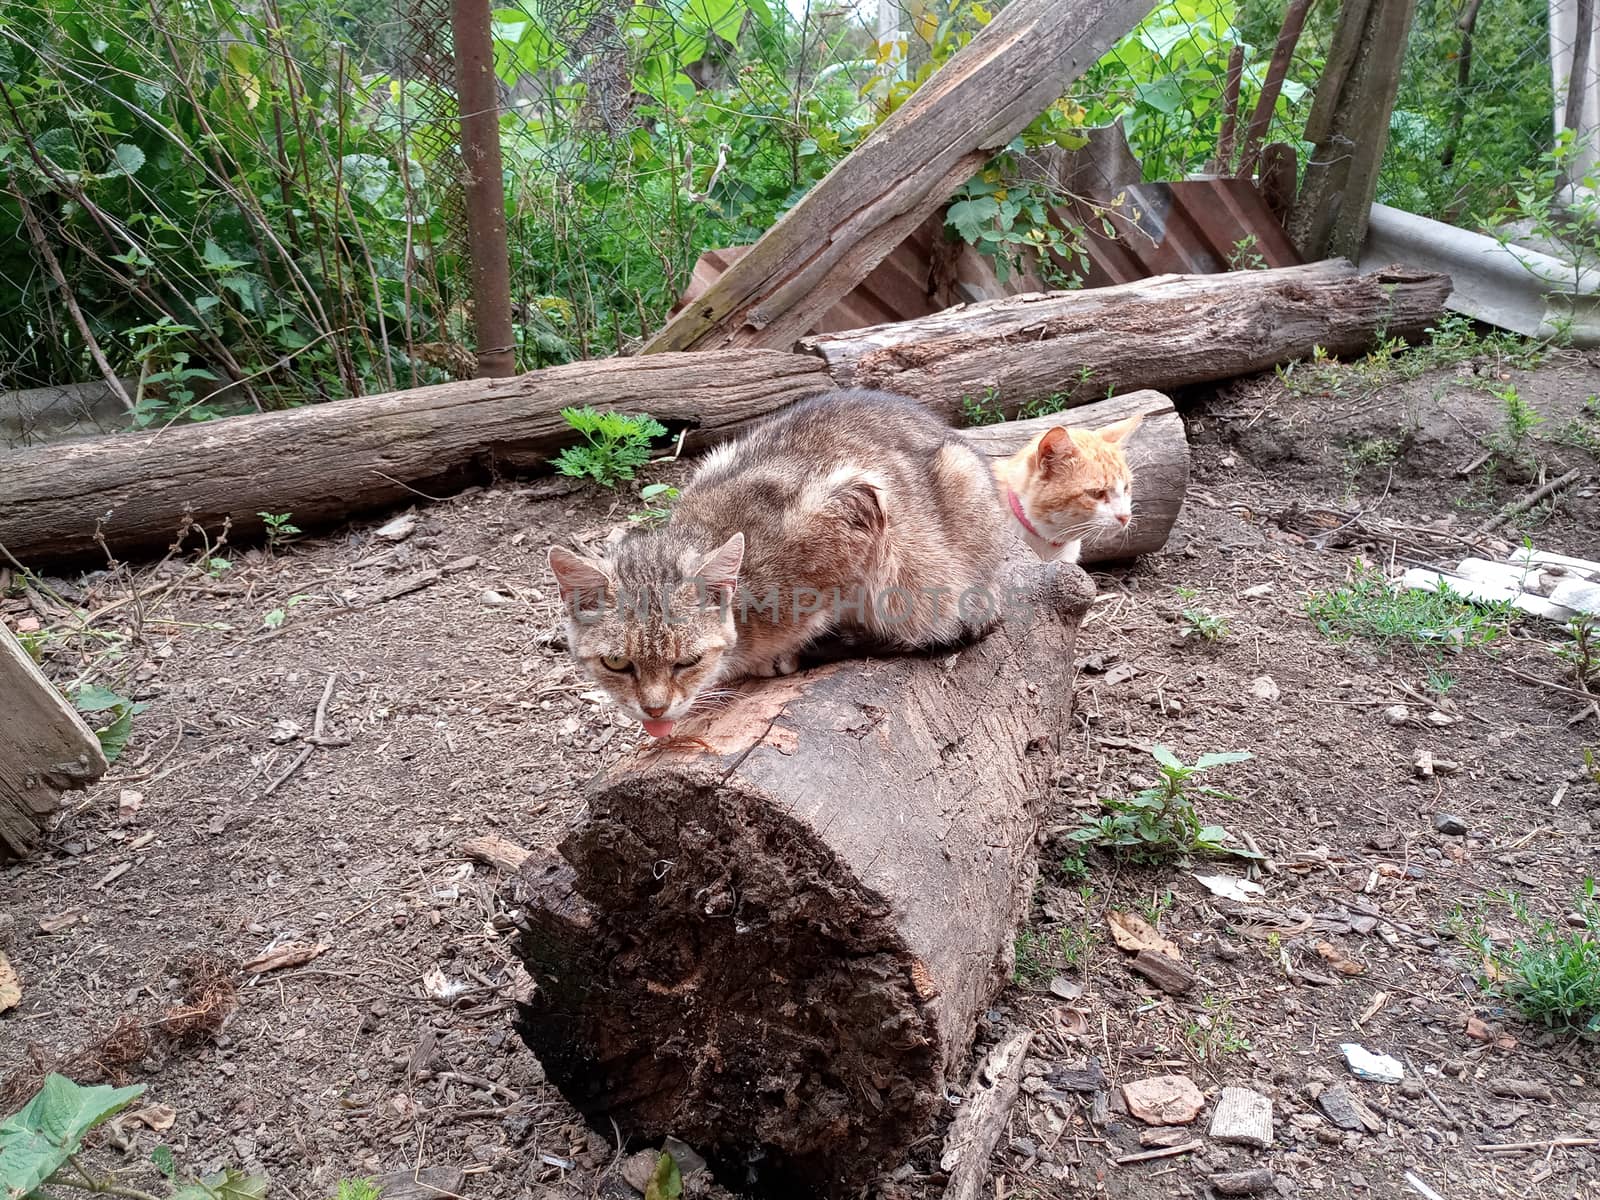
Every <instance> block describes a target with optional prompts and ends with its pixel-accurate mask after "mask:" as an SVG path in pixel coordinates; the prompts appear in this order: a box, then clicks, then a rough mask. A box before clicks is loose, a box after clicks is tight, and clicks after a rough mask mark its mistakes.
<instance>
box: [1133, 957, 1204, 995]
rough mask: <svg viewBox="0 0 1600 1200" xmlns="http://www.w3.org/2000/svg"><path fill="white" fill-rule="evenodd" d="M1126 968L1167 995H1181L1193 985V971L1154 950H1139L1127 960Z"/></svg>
mask: <svg viewBox="0 0 1600 1200" xmlns="http://www.w3.org/2000/svg"><path fill="white" fill-rule="evenodd" d="M1128 970H1130V971H1132V972H1134V974H1136V975H1142V976H1143V977H1144V978H1146V979H1148V980H1149V981H1150V982H1151V983H1153V984H1155V985H1156V986H1157V987H1158V988H1160V989H1161V990H1162V991H1163V992H1166V993H1167V994H1168V995H1169V996H1181V995H1183V994H1184V993H1185V992H1188V991H1190V990H1191V989H1193V987H1194V985H1195V975H1194V972H1193V971H1191V970H1189V968H1188V967H1186V966H1184V965H1183V964H1182V963H1181V962H1176V961H1174V960H1173V959H1170V958H1168V957H1167V956H1166V955H1165V954H1157V953H1156V952H1155V951H1154V950H1141V951H1140V952H1139V953H1138V954H1136V955H1135V956H1134V957H1133V958H1132V959H1130V960H1129V962H1128Z"/></svg>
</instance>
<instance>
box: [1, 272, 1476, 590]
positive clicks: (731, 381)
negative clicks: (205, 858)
mask: <svg viewBox="0 0 1600 1200" xmlns="http://www.w3.org/2000/svg"><path fill="white" fill-rule="evenodd" d="M1449 289H1450V281H1449V279H1448V277H1446V276H1444V275H1437V274H1427V273H1422V272H1414V271H1404V270H1400V269H1396V268H1391V269H1388V270H1385V271H1379V272H1374V273H1372V274H1369V275H1358V274H1357V272H1356V270H1355V268H1353V267H1351V266H1350V265H1349V264H1348V263H1343V262H1326V263H1316V264H1312V265H1310V266H1304V267H1287V268H1282V269H1279V270H1272V271H1243V272H1236V273H1230V274H1226V275H1171V276H1163V277H1160V278H1157V279H1149V280H1141V281H1140V282H1138V283H1132V284H1124V285H1121V286H1118V287H1111V288H1096V289H1090V290H1087V291H1080V292H1056V293H1051V294H1049V295H1040V296H1016V297H1011V298H1008V299H1004V300H996V301H990V302H986V303H983V304H974V305H968V306H965V307H963V308H956V309H951V310H949V311H947V312H943V313H938V314H935V315H934V316H929V317H923V318H919V319H918V320H915V321H905V322H901V323H899V324H894V325H879V326H874V327H872V328H870V329H863V330H854V331H850V332H846V333H835V334H826V335H819V336H817V337H814V338H807V339H804V340H803V341H802V342H801V344H800V346H801V349H802V350H804V351H806V353H797V354H789V353H785V352H783V351H777V350H723V351H705V352H698V353H689V354H678V355H646V356H643V357H640V358H625V359H602V360H599V361H595V362H585V363H573V364H571V365H569V366H563V367H551V368H548V369H546V370H543V371H533V372H530V373H529V374H526V375H522V376H518V377H517V378H515V379H505V380H487V379H474V380H466V381H463V382H460V383H450V384H443V385H441V386H439V387H432V388H417V389H416V390H414V391H410V392H396V393H392V394H389V395H384V396H366V397H362V398H359V399H354V400H341V401H339V402H337V403H334V404H323V405H317V406H313V407H308V408H302V409H295V410H293V411H290V412H283V413H267V414H263V415H260V416H250V417H233V418H229V419H227V420H224V421H209V422H206V423H204V424H201V425H191V426H186V427H181V428H176V427H175V428H172V429H167V430H164V431H162V432H156V433H138V434H119V435H113V436H109V437H102V438H89V439H85V440H83V441H78V442H73V443H69V444H66V445H61V446H50V447H40V448H28V449H22V450H12V451H9V452H0V545H4V546H5V547H6V548H7V549H8V550H10V552H11V553H12V554H14V555H16V556H17V557H18V558H20V559H22V560H24V561H27V562H30V563H39V562H42V561H44V560H47V559H62V558H71V557H74V556H83V555H95V554H99V553H100V551H99V548H98V546H97V545H96V543H95V540H94V538H95V531H96V525H97V523H98V522H99V521H100V518H102V517H104V518H105V520H104V523H103V526H104V533H105V536H106V539H107V541H108V543H109V544H110V546H111V548H112V550H113V551H114V552H115V553H117V554H122V555H127V554H131V553H134V552H137V551H139V550H143V549H149V548H152V547H165V546H166V545H168V544H169V543H170V542H171V541H172V539H173V536H174V534H175V532H176V531H178V530H179V529H180V528H182V527H184V526H186V525H187V524H188V523H189V522H190V521H197V522H199V523H201V524H203V525H206V526H208V527H210V528H211V529H212V530H213V532H214V531H215V529H216V527H217V526H218V525H220V523H221V521H222V518H223V517H230V518H231V519H232V520H233V524H234V529H235V531H236V533H237V535H239V536H241V537H243V536H247V535H249V534H250V533H251V532H253V531H256V530H259V528H260V524H261V522H260V518H259V516H258V515H257V514H258V513H259V512H261V511H267V512H273V513H282V512H288V513H292V514H293V515H294V523H295V524H296V525H298V526H300V527H301V528H302V529H310V528H312V527H313V526H315V525H319V524H329V523H336V522H339V521H343V520H347V519H349V518H350V517H354V516H358V515H361V514H363V513H372V512H377V511H380V510H382V509H384V508H386V507H389V506H392V505H394V504H400V503H411V502H414V500H415V498H416V493H417V491H422V492H426V493H429V494H433V495H438V494H440V493H441V492H443V491H446V490H448V489H449V488H451V487H455V486H460V485H462V484H465V483H474V482H482V481H484V480H486V479H489V478H492V477H494V476H495V475H496V474H505V473H512V472H516V471H519V470H531V469H535V468H542V467H544V466H545V465H546V461H545V460H546V459H547V458H548V457H549V456H551V455H553V454H554V453H555V452H556V451H557V450H558V449H559V448H560V447H561V446H563V445H566V444H568V443H570V441H571V440H572V435H571V433H570V431H569V430H568V429H567V427H566V424H565V422H564V421H562V419H561V417H560V414H559V412H558V410H559V408H560V407H561V406H563V405H584V404H589V405H593V406H594V407H596V408H600V409H611V408H615V409H620V410H622V411H627V412H639V411H645V412H649V413H651V414H653V415H654V416H656V417H658V418H659V419H661V420H662V421H664V422H666V423H667V424H668V425H669V426H672V425H677V426H679V427H687V428H689V429H690V430H691V431H693V433H692V436H691V437H690V438H689V441H688V443H687V444H688V446H689V447H690V448H694V447H696V446H700V445H706V444H709V443H710V442H713V441H715V440H717V439H719V438H722V437H726V436H728V434H730V433H732V432H735V431H737V430H738V429H739V428H740V427H741V426H742V425H743V424H744V423H746V422H748V421H750V420H752V419H755V418H757V417H760V416H763V415H765V414H766V413H769V412H772V411H774V410H776V409H778V408H781V407H782V406H783V405H785V404H788V403H790V402H792V401H794V400H798V399H801V398H803V397H805V396H810V395H815V394H816V393H818V392H822V391H826V390H828V389H829V388H830V387H832V386H835V385H837V386H846V387H849V386H868V387H881V388H885V389H887V390H889V391H899V392H903V393H904V394H906V395H909V396H913V397H915V398H917V399H919V400H922V401H924V402H926V403H928V404H930V405H932V406H934V407H935V408H937V409H938V410H939V411H940V412H941V413H943V414H945V415H946V416H948V417H956V416H958V415H959V412H960V409H961V401H962V399H963V398H964V397H968V396H971V397H974V398H977V397H981V396H982V395H983V394H984V393H985V391H986V389H988V388H991V387H993V388H995V389H996V390H997V392H998V394H999V397H1000V400H1001V402H1002V403H1003V404H1005V405H1008V406H1016V405H1020V404H1022V403H1024V402H1036V401H1047V400H1049V399H1051V398H1054V399H1055V400H1056V401H1057V406H1059V407H1066V406H1067V405H1069V404H1074V403H1080V402H1083V401H1086V400H1091V399H1094V398H1095V397H1099V396H1104V395H1106V394H1107V390H1108V388H1112V389H1115V390H1116V391H1124V390H1132V389H1134V388H1142V387H1159V388H1162V389H1168V388H1172V387H1177V386H1181V385H1186V384H1193V383H1200V382H1203V381H1206V380H1212V379H1223V378H1228V377H1230V376H1234V375H1239V374H1246V373H1248V372H1251V371H1258V370H1263V369H1266V368H1269V367H1272V366H1276V365H1277V364H1279V363H1283V362H1288V361H1291V360H1293V359H1295V358H1300V357H1304V356H1306V355H1309V354H1310V353H1311V351H1312V349H1313V348H1314V347H1317V346H1321V347H1323V348H1324V349H1326V350H1328V351H1330V352H1333V353H1355V352H1358V351H1362V350H1365V349H1368V348H1369V347H1370V346H1371V345H1372V344H1373V343H1374V341H1375V340H1376V338H1377V336H1378V335H1379V334H1380V333H1382V334H1385V335H1389V336H1393V335H1399V334H1413V333H1416V332H1419V331H1421V330H1422V329H1424V328H1426V327H1427V326H1428V325H1429V324H1430V323H1431V322H1432V321H1434V320H1435V319H1436V318H1437V317H1438V315H1439V313H1440V312H1441V310H1442V306H1443V302H1444V298H1445V296H1446V295H1447V294H1448V292H1449ZM107 514H109V515H107Z"/></svg>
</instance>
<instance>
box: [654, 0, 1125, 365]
mask: <svg viewBox="0 0 1600 1200" xmlns="http://www.w3.org/2000/svg"><path fill="white" fill-rule="evenodd" d="M1153 7H1154V5H1153V4H1152V3H1151V2H1150V0H1012V2H1011V3H1010V4H1008V5H1006V7H1005V8H1003V9H1001V10H1000V11H999V13H997V14H996V16H995V17H994V19H993V20H992V21H990V23H989V24H988V25H987V26H985V27H984V29H983V30H982V31H980V32H979V33H978V35H977V36H976V37H975V38H973V39H972V41H971V42H970V43H969V44H968V45H967V46H966V47H965V48H964V49H963V50H962V51H961V52H960V53H959V54H957V55H956V56H955V57H954V58H952V59H951V60H950V61H949V62H948V63H946V64H945V65H944V66H942V67H941V68H940V69H939V70H938V71H937V72H936V73H935V74H934V75H933V76H932V77H931V78H930V79H929V80H928V82H927V83H926V84H924V85H923V86H922V87H921V88H920V89H918V90H917V91H916V92H915V93H914V94H913V95H912V96H911V98H910V99H908V100H907V101H906V102H905V103H904V104H903V105H901V106H900V108H898V109H897V110H896V111H895V112H894V114H893V115H892V116H890V117H889V119H888V120H886V121H885V122H884V123H883V124H882V125H881V126H879V127H878V128H877V129H876V130H874V131H873V133H872V134H871V135H870V136H869V137H868V138H867V139H866V140H865V141H864V142H862V143H861V145H859V146H857V147H856V148H855V149H854V150H853V151H851V153H850V154H848V155H846V156H845V158H844V159H843V160H841V161H840V163H839V164H838V165H837V166H836V167H834V169H833V170H832V171H831V172H829V174H828V175H827V177H826V178H824V179H823V180H822V181H821V182H820V183H818V184H817V185H816V186H815V187H814V188H812V189H811V190H810V191H809V192H807V193H806V195H805V196H804V197H803V198H802V199H801V201H800V202H799V203H798V204H796V205H795V206H794V207H793V208H792V209H790V210H789V212H787V213H786V214H785V215H784V216H783V218H782V219H781V220H780V221H778V223H777V224H776V225H774V226H773V227H772V228H771V229H769V230H768V231H767V232H766V233H765V234H763V235H762V237H761V239H760V240H759V241H757V242H756V244H755V245H754V246H752V247H751V248H750V251H749V252H748V253H747V254H745V255H744V256H743V257H742V258H740V260H739V261H738V262H736V263H734V264H733V266H731V267H730V268H729V269H728V271H727V273H726V274H724V275H723V276H722V277H721V278H720V279H718V280H717V282H716V283H715V284H714V285H713V286H712V287H711V288H710V290H708V291H707V292H706V294H705V295H704V296H702V297H700V299H699V300H697V301H696V302H695V303H693V304H691V305H689V306H688V307H687V308H685V309H684V310H683V311H682V312H680V313H679V314H678V315H677V316H675V317H674V318H673V319H672V320H671V321H669V322H668V323H667V325H666V327H665V328H664V329H662V330H661V332H660V333H658V334H656V336H655V337H654V338H652V339H651V340H650V342H649V343H648V344H646V346H645V348H644V349H645V353H647V354H649V353H654V352H659V351H663V350H692V349H712V348H715V347H720V346H770V347H783V348H787V347H788V346H789V345H790V344H791V343H792V342H793V341H794V339H795V338H797V337H799V336H800V335H802V334H804V333H805V332H807V331H808V330H809V329H811V328H812V326H813V325H814V324H815V323H816V321H817V318H819V317H820V316H822V314H823V313H825V312H827V311H828V309H830V308H832V307H833V305H834V304H835V303H836V302H837V301H838V300H840V299H841V298H843V297H844V295H845V294H846V293H848V292H849V291H850V290H851V289H852V288H854V287H855V286H856V284H858V283H860V282H861V281H862V280H863V279H865V278H866V277H867V275H868V273H870V272H871V271H872V269H873V268H874V267H876V266H877V265H878V263H879V262H881V261H882V260H883V259H884V258H885V257H887V256H888V255H889V253H890V252H891V251H893V250H894V248H895V247H896V246H898V245H899V244H900V243H901V242H903V241H904V240H905V239H906V238H907V237H908V236H909V235H910V234H911V232H912V231H913V230H915V229H916V228H917V226H918V225H920V224H922V222H923V221H924V220H925V219H926V218H927V217H928V216H929V215H931V214H932V212H933V211H934V210H935V209H936V208H938V207H939V205H941V204H943V203H944V202H945V200H946V199H948V197H949V196H950V193H951V192H953V191H955V189H956V188H958V187H960V186H961V184H963V183H965V182H966V181H967V180H968V179H970V178H971V177H972V176H973V175H974V174H976V173H977V172H978V170H979V169H980V168H981V167H982V166H983V164H984V163H985V162H987V161H988V160H989V158H990V157H991V156H992V155H993V154H994V153H995V152H996V151H997V150H999V149H1000V148H1001V147H1003V146H1005V145H1006V144H1007V143H1008V142H1010V141H1011V139H1012V138H1014V137H1015V136H1016V135H1017V134H1018V133H1019V132H1020V131H1021V130H1022V129H1023V128H1024V127H1025V126H1026V125H1027V124H1028V123H1029V122H1030V121H1032V120H1033V119H1034V118H1035V117H1037V116H1038V115H1039V114H1040V113H1041V112H1043V111H1044V110H1045V108H1046V107H1047V106H1048V105H1050V104H1052V103H1054V102H1055V101H1056V100H1057V99H1059V98H1060V97H1061V96H1062V95H1063V94H1064V93H1065V92H1066V90H1067V88H1068V86H1069V85H1070V84H1071V83H1072V82H1073V81H1074V80H1075V79H1077V78H1078V76H1080V75H1081V74H1083V72H1084V71H1086V70H1088V69H1089V67H1091V66H1092V65H1093V64H1094V63H1095V61H1096V60H1097V59H1098V58H1099V57H1100V56H1101V55H1102V54H1104V53H1105V52H1106V51H1107V50H1109V49H1110V48H1111V46H1112V44H1113V43H1114V42H1115V41H1116V40H1117V39H1118V38H1120V37H1121V36H1122V35H1123V34H1125V33H1127V32H1128V31H1129V30H1131V29H1132V28H1133V27H1134V26H1135V25H1137V24H1138V23H1139V21H1140V20H1142V19H1143V18H1144V17H1145V16H1146V15H1147V14H1148V13H1149V12H1150V10H1151V9H1152V8H1153Z"/></svg>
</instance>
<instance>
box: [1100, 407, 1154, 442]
mask: <svg viewBox="0 0 1600 1200" xmlns="http://www.w3.org/2000/svg"><path fill="white" fill-rule="evenodd" d="M1143 421H1144V414H1143V413H1134V414H1133V416H1131V417H1124V418H1123V419H1122V420H1120V421H1115V422H1113V423H1112V424H1110V425H1107V426H1105V427H1104V428H1102V429H1099V430H1097V431H1096V432H1097V433H1099V435H1100V438H1101V440H1102V441H1106V442H1111V443H1112V444H1113V445H1121V444H1122V443H1123V442H1125V441H1127V440H1128V439H1129V438H1130V437H1132V436H1133V431H1134V430H1135V429H1138V428H1139V426H1140V424H1141V423H1142V422H1143Z"/></svg>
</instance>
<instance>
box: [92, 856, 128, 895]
mask: <svg viewBox="0 0 1600 1200" xmlns="http://www.w3.org/2000/svg"><path fill="white" fill-rule="evenodd" d="M131 870H133V864H132V863H131V862H124V863H118V864H117V865H116V866H114V867H112V868H111V870H109V871H107V872H106V873H105V874H104V875H102V876H101V877H100V882H99V883H92V884H90V885H89V887H90V889H91V890H92V891H99V890H100V889H101V888H105V887H109V886H110V885H111V884H113V883H115V882H116V881H117V880H119V879H121V878H122V877H123V876H124V875H126V874H127V873H128V872H129V871H131Z"/></svg>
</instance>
